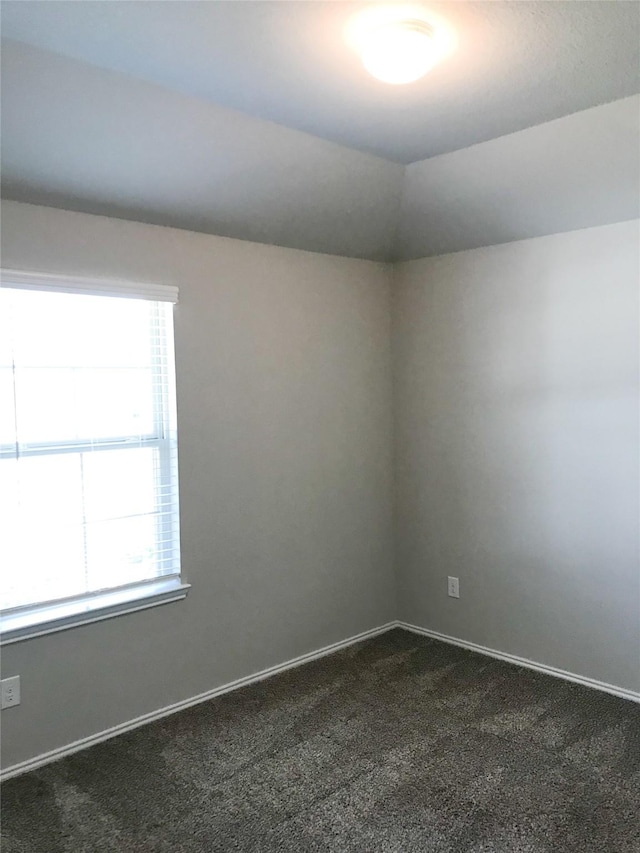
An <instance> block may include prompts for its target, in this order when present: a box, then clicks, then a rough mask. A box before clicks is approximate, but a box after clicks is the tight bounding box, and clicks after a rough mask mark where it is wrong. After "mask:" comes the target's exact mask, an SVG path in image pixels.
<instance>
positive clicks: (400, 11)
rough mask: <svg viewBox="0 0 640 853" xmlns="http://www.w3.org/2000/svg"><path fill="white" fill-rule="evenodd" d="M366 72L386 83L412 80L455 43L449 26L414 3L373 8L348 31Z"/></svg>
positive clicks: (421, 74)
mask: <svg viewBox="0 0 640 853" xmlns="http://www.w3.org/2000/svg"><path fill="white" fill-rule="evenodd" d="M347 37H348V40H349V41H350V42H351V44H352V46H353V47H354V48H355V50H357V52H358V53H359V54H360V57H361V59H362V64H363V65H364V67H365V68H366V69H367V71H368V72H369V73H370V74H372V75H373V76H374V77H376V78H377V79H378V80H382V81H383V82H385V83H392V84H401V83H413V81H414V80H418V79H420V77H423V76H424V75H425V74H426V73H427V71H430V70H431V69H432V68H433V66H434V65H436V63H438V62H440V61H441V60H442V59H444V57H445V56H447V55H448V54H449V53H450V52H451V51H452V50H453V48H454V46H455V38H454V36H453V32H452V30H451V28H450V27H448V26H447V25H445V24H444V22H443V21H442V20H441V19H440V18H435V17H434V15H433V14H431V13H430V12H427V11H426V10H423V9H422V8H421V7H419V6H418V7H416V6H402V7H400V6H395V7H384V6H383V7H373V8H370V9H368V10H367V11H366V12H365V13H364V14H360V15H359V16H358V17H357V18H355V19H353V20H352V22H351V25H350V28H349V31H348V34H347Z"/></svg>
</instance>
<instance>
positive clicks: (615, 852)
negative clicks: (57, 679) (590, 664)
mask: <svg viewBox="0 0 640 853" xmlns="http://www.w3.org/2000/svg"><path fill="white" fill-rule="evenodd" d="M2 794H3V797H2V819H3V822H2V829H3V844H2V853H63V851H64V853H116V851H117V853H181V852H182V851H188V853H222V851H224V853H226V851H245V852H246V853H271V851H278V853H280V851H282V853H306V851H309V853H313V851H317V853H320V851H322V853H328V852H329V851H332V853H351V851H358V853H378V851H379V853H383V851H384V853H414V852H415V853H418V851H419V853H432V851H437V853H463V851H464V853H573V851H575V853H591V851H597V853H639V851H640V706H638V705H635V704H633V703H631V702H627V701H625V700H622V699H616V698H614V697H612V696H607V695H605V694H601V693H598V692H595V691H593V690H588V689H586V688H582V687H579V686H576V685H573V684H568V683H565V682H563V681H559V680H557V679H554V678H551V677H549V676H544V675H539V674H537V673H533V672H530V671H527V670H523V669H518V668H516V667H513V666H510V665H509V664H504V663H500V662H498V661H494V660H492V659H490V658H485V657H481V656H479V655H475V654H471V653H469V652H466V651H463V650H461V649H457V648H455V647H452V646H446V645H444V644H442V643H438V642H434V641H431V640H427V639H424V638H421V637H416V636H413V635H411V634H408V633H405V632H403V631H392V632H390V633H388V634H385V635H383V636H381V637H378V638H376V639H373V640H370V641H368V642H366V643H362V644H360V645H358V646H354V647H352V648H350V649H347V650H345V651H343V652H339V653H338V654H335V655H333V656H331V657H328V658H324V659H323V660H320V661H316V662H313V663H311V664H308V665H306V666H304V667H302V668H299V669H296V670H291V671H289V672H286V673H283V674H282V675H279V676H276V677H275V678H272V679H270V680H269V681H264V682H262V683H260V684H256V685H253V686H250V687H247V688H244V689H243V690H240V691H237V692H235V693H231V694H228V695H226V696H223V697H220V698H219V699H215V700H213V701H210V702H207V703H205V704H202V705H199V706H197V707H195V708H193V709H190V710H187V711H184V712H182V713H180V714H177V715H175V716H173V717H169V718H167V719H165V720H162V721H160V722H158V723H154V724H153V725H150V726H147V727H146V728H143V729H138V730H137V731H135V732H131V733H130V734H127V735H123V736H121V737H118V738H115V739H114V740H111V741H108V742H107V743H104V744H100V745H98V746H95V747H93V748H92V749H89V750H86V751H85V752H82V753H79V754H77V755H74V756H71V757H69V758H66V759H64V760H62V761H60V762H58V763H56V764H52V765H49V766H48V767H45V768H43V769H42V770H40V771H36V772H33V773H30V774H28V775H25V776H22V777H18V778H16V779H12V780H9V781H7V782H6V783H5V784H4V785H3V786H2Z"/></svg>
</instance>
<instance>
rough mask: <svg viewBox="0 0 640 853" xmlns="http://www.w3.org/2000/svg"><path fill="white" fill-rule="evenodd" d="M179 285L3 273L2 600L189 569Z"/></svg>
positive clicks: (60, 598)
mask: <svg viewBox="0 0 640 853" xmlns="http://www.w3.org/2000/svg"><path fill="white" fill-rule="evenodd" d="M176 299H177V290H176V289H174V288H162V287H158V286H149V285H130V284H128V283H124V282H95V281H90V280H86V279H69V278H62V277H55V276H45V275H33V274H25V273H15V272H10V271H4V272H3V274H2V287H0V524H1V525H2V533H1V535H0V566H1V567H2V568H1V571H2V585H1V592H0V599H1V600H0V606H1V607H2V609H3V611H4V612H5V614H6V613H9V614H18V615H19V614H21V613H24V611H25V609H26V610H28V609H30V608H34V607H40V608H41V607H42V605H43V604H49V603H57V604H63V603H67V604H68V603H73V602H74V601H76V600H77V601H85V600H86V599H87V598H88V597H92V596H95V595H97V594H99V593H103V592H105V591H110V592H113V591H114V590H120V589H123V590H126V589H128V588H130V587H134V586H137V585H140V584H142V585H145V584H149V585H150V586H152V587H153V589H157V588H158V579H178V578H179V575H180V550H179V521H178V469H177V434H176V410H175V375H174V374H175V370H174V352H173V317H172V310H173V305H172V303H173V302H175V301H176Z"/></svg>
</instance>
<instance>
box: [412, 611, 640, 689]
mask: <svg viewBox="0 0 640 853" xmlns="http://www.w3.org/2000/svg"><path fill="white" fill-rule="evenodd" d="M396 627H398V628H404V630H405V631H411V632H412V633H414V634H421V635H422V636H424V637H431V639H433V640H441V641H442V642H443V643H449V644H450V645H453V646H460V647H461V648H463V649H468V650H469V651H470V652H478V654H481V655H487V656H488V657H491V658H497V659H498V660H503V661H506V662H507V663H512V664H515V665H516V666H523V667H526V669H533V670H535V671H536V672H543V673H544V674H545V675H553V676H554V677H555V678H563V679H564V680H565V681H573V682H575V683H576V684H582V685H583V687H591V688H592V689H594V690H601V691H603V692H604V693H611V694H612V695H613V696H619V697H620V698H622V699H629V700H631V702H640V693H635V692H634V691H633V690H627V689H626V688H624V687H616V685H615V684H606V683H605V682H604V681H596V680H595V679H593V678H586V677H585V676H583V675H576V674H575V673H573V672H567V671H566V670H564V669H557V668H556V667H555V666H547V665H546V664H544V663H537V662H536V661H533V660H528V658H521V657H518V656H517V655H510V654H507V652H499V651H497V650H496V649H489V648H487V647H486V646H479V645H477V644H476V643H469V642H467V641H466V640H460V639H458V638H457V637H450V636H448V635H447V634H440V633H439V632H438V631H430V630H429V629H428V628H420V627H419V626H418V625H411V624H410V623H409V622H397V623H396Z"/></svg>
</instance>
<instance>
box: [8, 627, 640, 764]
mask: <svg viewBox="0 0 640 853" xmlns="http://www.w3.org/2000/svg"><path fill="white" fill-rule="evenodd" d="M393 628H402V629H403V630H405V631H410V632H411V633H413V634H421V635H422V636H424V637H430V638H431V639H433V640H440V641H441V642H443V643H448V644H449V645H452V646H459V647H460V648H463V649H467V650H468V651H471V652H478V654H481V655H486V656H488V657H492V658H497V659H498V660H502V661H505V662H506V663H511V664H515V665H516V666H522V667H525V668H526V669H532V670H534V671H535V672H542V673H544V674H545V675H552V676H554V677H555V678H562V679H564V680H565V681H572V682H574V683H576V684H581V685H583V686H584V687H591V688H593V689H595V690H601V691H603V692H604V693H610V694H612V695H613V696H619V697H620V698H622V699H629V700H630V701H632V702H640V693H635V692H634V691H632V690H626V689H625V688H623V687H616V686H614V685H612V684H606V683H605V682H602V681H595V680H594V679H592V678H585V677H583V676H581V675H575V673H572V672H566V671H565V670H562V669H557V668H556V667H552V666H547V665H546V664H541V663H536V662H535V661H531V660H528V659H527V658H521V657H517V656H516V655H510V654H507V653H506V652H499V651H496V650H495V649H489V648H487V647H486V646H479V645H477V644H476V643H469V642H467V641H466V640H460V639H458V638H457V637H450V636H449V635H447V634H441V633H439V632H438V631H430V630H429V629H428V628H420V627H419V626H418V625H412V624H411V623H409V622H401V621H399V620H394V621H393V622H387V623H386V624H385V625H380V626H379V627H378V628H372V629H371V630H369V631H363V632H362V633H360V634H356V635H355V636H353V637H349V638H348V639H346V640H340V641H339V642H337V643H332V644H331V645H329V646H323V648H321V649H317V650H316V651H315V652H309V653H308V654H305V655H300V656H299V657H297V658H292V659H291V660H289V661H286V662H285V663H282V664H278V665H276V666H272V667H269V668H268V669H263V670H261V671H260V672H256V673H254V674H253V675H248V676H246V677H245V678H239V679H237V680H236V681H231V682H229V683H228V684H223V685H222V686H221V687H214V688H213V690H208V691H207V692H206V693H200V694H198V695H197V696H192V697H191V698H190V699H183V700H182V701H181V702H175V703H174V704H173V705H167V706H166V707H164V708H159V709H158V710H157V711H151V712H150V713H149V714H143V715H142V716H141V717H136V718H135V719H133V720H128V721H127V722H125V723H120V724H119V725H117V726H112V727H111V728H110V729H105V730H104V731H102V732H98V733H97V734H95V735H90V736H89V737H85V738H82V739H81V740H76V741H74V742H73V743H70V744H67V745H66V746H61V747H58V749H52V750H51V751H50V752H44V753H42V754H41V755H36V756H35V757H34V758H29V759H27V760H26V761H20V762H18V763H17V764H13V765H11V766H10V767H7V769H6V770H3V771H2V773H1V774H0V777H1V778H2V779H10V778H11V777H13V776H19V775H21V774H22V773H28V772H29V771H31V770H37V769H38V768H39V767H44V766H45V765H46V764H51V763H52V762H53V761H58V760H59V759H61V758H65V757H66V756H67V755H73V754H74V753H75V752H80V751H81V750H83V749H88V748H89V747H90V746H95V745H96V744H98V743H102V742H103V741H105V740H110V739H111V738H112V737H117V735H120V734H124V733H125V732H130V731H133V729H137V728H140V726H145V725H147V723H153V722H155V721H156V720H161V719H162V718H163V717H169V716H171V714H175V713H177V712H178V711H183V710H185V709H186V708H191V707H192V706H193V705H199V704H200V703H201V702H207V701H208V700H209V699H215V698H216V696H222V695H223V694H225V693H231V692H232V691H233V690H239V689H240V688H241V687H246V686H247V685H249V684H254V683H255V682H258V681H263V680H264V679H265V678H270V677H271V676H272V675H277V674H278V673H279V672H284V671H285V670H287V669H294V668H295V667H297V666H301V665H302V664H305V663H309V662H310V661H312V660H317V659H318V658H322V657H325V656H326V655H330V654H332V653H333V652H337V651H339V650H340V649H345V648H347V647H348V646H352V645H354V644H355V643H360V642H362V641H363V640H368V639H370V638H372V637H377V636H378V635H379V634H384V633H386V632H387V631H391V630H392V629H393Z"/></svg>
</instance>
